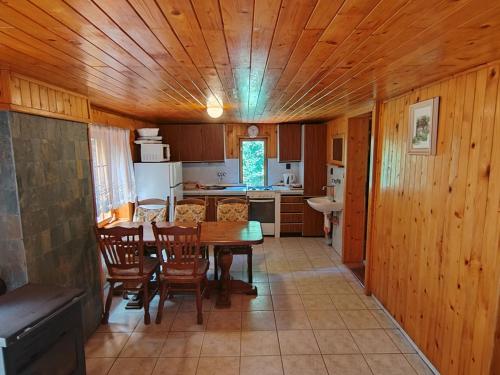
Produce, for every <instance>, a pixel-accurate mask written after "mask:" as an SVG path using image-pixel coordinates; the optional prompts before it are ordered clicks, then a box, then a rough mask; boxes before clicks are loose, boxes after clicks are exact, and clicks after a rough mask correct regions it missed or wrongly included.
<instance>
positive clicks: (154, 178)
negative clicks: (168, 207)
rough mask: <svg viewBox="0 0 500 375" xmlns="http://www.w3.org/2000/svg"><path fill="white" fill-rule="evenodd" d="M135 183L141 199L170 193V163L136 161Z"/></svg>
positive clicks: (165, 196)
mask: <svg viewBox="0 0 500 375" xmlns="http://www.w3.org/2000/svg"><path fill="white" fill-rule="evenodd" d="M134 171H135V185H136V190H137V197H138V198H139V200H143V199H151V198H159V199H167V196H169V195H170V187H171V185H170V183H171V180H170V163H134Z"/></svg>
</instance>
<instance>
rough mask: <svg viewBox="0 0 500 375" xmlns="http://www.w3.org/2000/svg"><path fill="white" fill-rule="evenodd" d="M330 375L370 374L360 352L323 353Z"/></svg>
mask: <svg viewBox="0 0 500 375" xmlns="http://www.w3.org/2000/svg"><path fill="white" fill-rule="evenodd" d="M323 359H324V361H325V364H326V368H327V369H328V373H329V374H330V375H372V372H371V371H370V368H369V367H368V364H367V363H366V361H365V359H364V358H363V356H362V355H361V354H343V355H324V356H323Z"/></svg>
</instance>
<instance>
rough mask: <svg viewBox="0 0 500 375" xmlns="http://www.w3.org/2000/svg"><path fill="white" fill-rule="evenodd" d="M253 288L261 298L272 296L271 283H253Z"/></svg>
mask: <svg viewBox="0 0 500 375" xmlns="http://www.w3.org/2000/svg"><path fill="white" fill-rule="evenodd" d="M252 285H253V286H255V287H256V288H257V293H258V295H259V296H270V295H271V288H270V286H269V283H253V284H252Z"/></svg>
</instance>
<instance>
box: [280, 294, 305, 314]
mask: <svg viewBox="0 0 500 375" xmlns="http://www.w3.org/2000/svg"><path fill="white" fill-rule="evenodd" d="M273 306H274V310H304V305H303V304H302V299H301V298H300V295H298V294H274V295H273Z"/></svg>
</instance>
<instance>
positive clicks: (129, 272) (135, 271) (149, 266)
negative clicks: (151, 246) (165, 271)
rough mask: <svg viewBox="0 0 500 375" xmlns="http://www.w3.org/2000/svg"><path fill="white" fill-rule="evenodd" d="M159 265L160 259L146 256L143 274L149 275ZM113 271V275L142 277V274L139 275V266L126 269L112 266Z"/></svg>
mask: <svg viewBox="0 0 500 375" xmlns="http://www.w3.org/2000/svg"><path fill="white" fill-rule="evenodd" d="M159 265H160V262H159V261H158V259H153V258H144V265H143V275H144V276H148V277H149V276H150V275H152V274H153V272H155V270H156V269H157V268H158V267H159ZM111 273H112V274H111V277H130V278H132V277H138V278H139V277H141V275H139V266H137V267H131V268H125V269H123V268H117V267H111Z"/></svg>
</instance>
